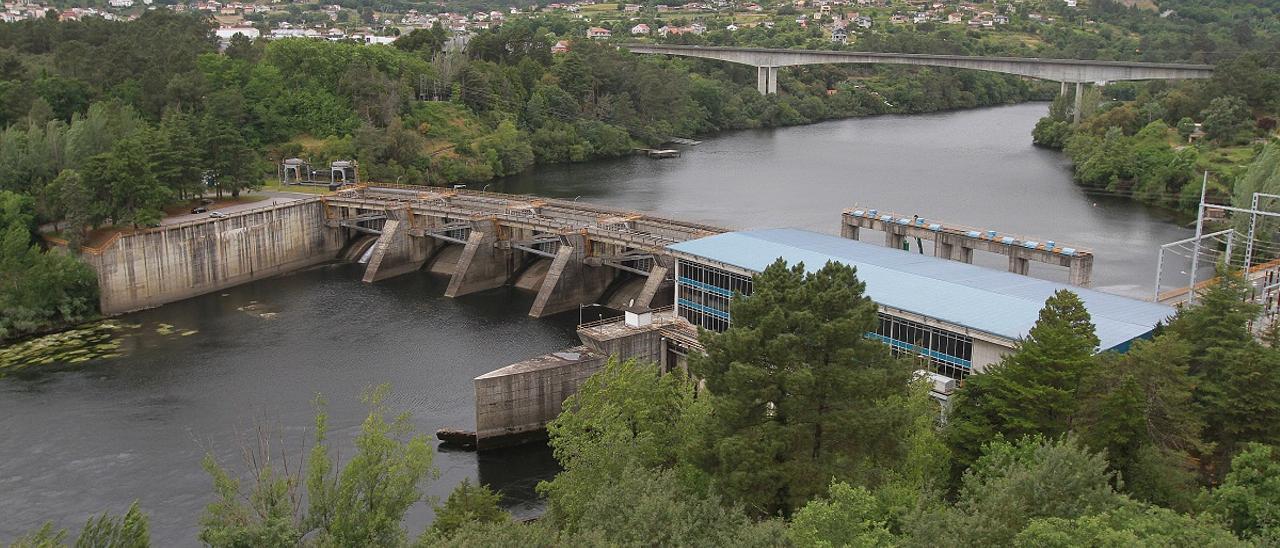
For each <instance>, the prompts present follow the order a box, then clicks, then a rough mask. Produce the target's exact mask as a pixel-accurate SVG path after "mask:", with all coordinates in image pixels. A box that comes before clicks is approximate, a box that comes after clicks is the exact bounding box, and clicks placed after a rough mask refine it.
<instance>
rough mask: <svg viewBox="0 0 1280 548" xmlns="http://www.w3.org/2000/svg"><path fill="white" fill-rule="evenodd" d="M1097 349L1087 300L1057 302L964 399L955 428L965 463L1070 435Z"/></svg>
mask: <svg viewBox="0 0 1280 548" xmlns="http://www.w3.org/2000/svg"><path fill="white" fill-rule="evenodd" d="M1097 346H1098V337H1097V336H1096V335H1095V334H1094V327H1093V324H1092V323H1091V320H1090V318H1089V313H1088V311H1087V310H1085V308H1084V303H1082V302H1081V301H1080V298H1079V297H1077V296H1076V295H1075V294H1074V293H1072V292H1070V291H1067V290H1061V291H1058V292H1057V293H1055V294H1054V295H1053V296H1051V297H1049V299H1048V300H1046V301H1045V307H1044V308H1043V309H1042V310H1041V311H1040V318H1039V319H1038V320H1036V323H1035V325H1034V326H1033V327H1032V328H1031V330H1030V332H1029V333H1028V335H1027V338H1026V339H1025V340H1023V341H1022V342H1020V343H1019V344H1018V347H1017V349H1016V350H1015V351H1014V352H1013V353H1011V354H1008V355H1006V356H1005V357H1004V359H1002V360H1001V361H1000V363H999V364H996V365H993V366H989V367H988V368H987V370H986V371H984V372H983V373H982V374H981V375H974V376H972V377H970V378H969V379H967V381H966V383H965V386H964V388H962V389H961V390H960V391H959V392H958V394H957V396H956V398H955V404H954V405H955V411H954V413H953V415H952V418H951V419H950V421H949V424H948V440H949V443H950V445H951V447H952V450H953V451H954V452H955V455H956V457H957V460H958V463H959V464H961V465H968V464H969V463H972V462H974V459H976V458H977V456H978V454H979V450H980V448H981V447H982V446H983V445H984V444H986V443H987V442H988V441H989V440H992V439H999V438H1000V437H1003V438H1004V439H1019V438H1022V437H1023V436H1027V435H1034V434H1043V435H1046V436H1050V437H1058V436H1061V435H1063V434H1065V433H1066V432H1067V431H1068V430H1069V429H1070V427H1071V425H1072V420H1073V418H1074V417H1075V414H1076V412H1077V409H1078V405H1079V401H1078V400H1077V398H1076V391H1077V390H1078V389H1079V388H1080V387H1081V385H1082V383H1083V382H1084V381H1085V379H1086V378H1087V377H1088V375H1089V374H1090V373H1091V372H1092V371H1093V369H1094V367H1095V364H1094V361H1093V353H1094V351H1095V350H1096V349H1097Z"/></svg>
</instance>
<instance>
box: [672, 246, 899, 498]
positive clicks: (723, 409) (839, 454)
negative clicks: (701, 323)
mask: <svg viewBox="0 0 1280 548" xmlns="http://www.w3.org/2000/svg"><path fill="white" fill-rule="evenodd" d="M753 284H754V292H753V294H752V295H751V296H749V297H743V296H741V295H737V296H735V297H734V298H733V301H732V309H733V325H732V327H730V328H729V329H728V330H727V331H725V332H723V333H711V332H703V333H701V334H700V340H701V341H702V342H703V344H704V345H705V346H706V350H707V352H706V354H705V355H702V356H697V357H692V358H691V362H690V364H691V367H692V370H693V372H694V374H695V375H696V376H698V377H701V378H703V379H705V382H706V388H707V400H708V401H709V402H710V406H711V408H712V411H711V419H710V420H709V421H708V423H707V426H706V427H705V428H704V431H703V432H702V433H701V436H702V439H703V445H702V448H701V453H700V454H699V455H698V457H697V459H698V461H699V463H700V465H701V466H702V467H703V469H704V470H706V471H708V472H710V473H711V475H712V476H713V477H714V478H715V481H716V484H717V485H718V486H719V488H720V489H721V491H722V492H724V493H725V494H726V495H727V496H728V497H729V498H731V499H732V500H737V501H741V502H743V503H744V504H745V505H746V506H747V508H748V509H749V510H750V511H751V512H752V513H754V514H756V515H774V514H777V513H781V514H782V515H789V514H790V513H791V512H792V511H794V510H796V509H798V508H799V507H800V506H802V505H803V504H804V503H805V502H806V501H808V500H809V499H811V498H813V497H814V496H816V495H819V494H821V493H823V492H825V491H826V489H827V487H828V485H829V482H830V481H831V479H832V478H833V477H834V478H836V479H838V480H844V481H859V482H861V481H869V480H874V479H875V478H869V477H864V476H863V475H862V474H861V473H860V471H861V470H864V469H865V468H866V467H869V466H870V463H872V462H879V461H880V459H891V458H893V457H894V456H895V455H896V454H897V453H898V452H899V451H900V449H901V446H900V440H901V435H902V433H903V432H904V431H906V430H907V429H908V428H909V426H910V425H911V424H913V422H914V420H915V417H912V416H902V415H895V414H893V413H891V412H890V409H893V408H894V407H895V406H894V405H893V404H891V403H889V402H890V401H891V400H892V399H893V398H895V397H896V398H902V397H905V395H906V394H907V392H908V390H907V387H908V382H907V380H908V379H907V377H908V374H909V368H908V366H907V365H906V363H905V362H902V361H898V360H895V359H893V358H892V357H891V356H890V355H889V352H888V350H887V349H886V348H885V347H884V345H882V344H880V343H878V342H875V341H872V340H869V339H867V338H866V337H865V334H866V333H868V332H872V331H874V330H875V325H876V322H877V321H878V317H877V313H876V310H877V309H876V305H875V303H874V302H872V301H871V299H870V298H868V297H866V296H865V294H864V284H863V283H862V282H860V281H858V279H857V277H856V275H855V271H854V269H853V268H852V267H849V266H845V265H841V264H838V263H828V264H827V265H826V266H824V267H822V268H821V269H819V270H817V271H816V272H812V273H806V272H805V269H804V265H803V264H798V265H796V266H794V267H790V268H788V267H787V265H786V263H785V262H783V261H782V260H778V261H776V262H774V263H773V264H772V265H770V266H769V267H768V268H766V269H765V270H764V272H762V273H760V274H758V275H756V276H755V277H754V278H753Z"/></svg>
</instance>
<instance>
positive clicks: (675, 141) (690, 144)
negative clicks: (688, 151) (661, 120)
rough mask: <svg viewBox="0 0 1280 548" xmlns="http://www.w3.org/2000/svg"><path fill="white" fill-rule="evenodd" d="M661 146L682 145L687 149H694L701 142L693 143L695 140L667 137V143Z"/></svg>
mask: <svg viewBox="0 0 1280 548" xmlns="http://www.w3.org/2000/svg"><path fill="white" fill-rule="evenodd" d="M663 144H672V145H684V146H687V147H696V146H698V145H700V144H702V141H695V140H693V139H685V138H684V137H667V142H666V143H663Z"/></svg>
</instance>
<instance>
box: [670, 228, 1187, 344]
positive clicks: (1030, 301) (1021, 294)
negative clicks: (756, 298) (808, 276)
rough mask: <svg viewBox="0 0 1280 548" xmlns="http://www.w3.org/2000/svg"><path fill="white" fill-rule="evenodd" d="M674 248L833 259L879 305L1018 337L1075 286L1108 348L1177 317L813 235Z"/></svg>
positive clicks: (748, 265)
mask: <svg viewBox="0 0 1280 548" xmlns="http://www.w3.org/2000/svg"><path fill="white" fill-rule="evenodd" d="M668 248H669V249H671V250H672V251H676V252H681V253H687V254H690V255H696V256H700V257H705V258H707V259H710V260H713V261H717V262H720V263H724V264H728V265H732V266H736V267H739V268H744V269H747V270H750V271H753V272H760V271H763V270H764V269H765V267H767V266H768V265H769V264H771V263H773V262H774V261H775V260H777V259H778V258H779V257H781V258H782V259H783V260H785V261H786V262H787V263H788V264H795V263H798V262H803V263H804V264H805V268H806V270H809V271H814V270H817V269H819V268H821V267H822V266H823V265H825V264H826V263H827V262H828V261H835V262H840V263H844V264H848V265H852V266H854V267H856V268H857V272H858V279H859V280H861V281H863V282H865V283H866V285H867V295H868V296H869V297H871V298H872V299H873V300H875V301H876V302H877V303H879V304H881V305H884V306H887V307H891V308H896V309H899V310H904V311H907V312H912V313H915V314H919V315H922V316H928V317H930V318H935V319H938V320H941V321H944V322H948V323H951V324H955V325H959V326H964V327H967V328H970V329H975V330H978V331H983V332H986V333H989V334H992V335H996V336H999V337H1003V338H1006V339H1011V340H1017V339H1020V338H1023V337H1025V336H1026V335H1027V332H1028V331H1029V330H1030V329H1031V326H1033V325H1034V324H1035V322H1036V319H1037V318H1038V317H1039V314H1040V309H1041V308H1043V307H1044V302H1045V300H1046V299H1048V298H1049V296H1051V295H1053V293H1054V292H1056V291H1058V290H1059V289H1069V290H1071V291H1073V292H1075V293H1076V294H1077V295H1079V296H1080V298H1081V300H1083V301H1084V304H1085V307H1086V308H1087V309H1088V310H1089V314H1090V315H1091V316H1092V317H1093V323H1094V325H1095V326H1097V334H1098V339H1099V340H1101V344H1100V348H1101V349H1103V350H1109V349H1112V348H1123V347H1124V346H1125V345H1126V344H1127V343H1128V342H1129V341H1131V340H1133V339H1135V338H1137V337H1141V336H1144V335H1146V334H1148V333H1150V332H1151V330H1152V329H1153V328H1154V327H1155V325H1156V324H1157V323H1159V322H1160V321H1162V320H1165V319H1166V318H1168V317H1170V316H1172V315H1173V312H1174V310H1173V309H1172V308H1170V307H1167V306H1164V305H1161V304H1156V303H1151V302H1147V301H1140V300H1137V299H1130V298H1128V297H1121V296H1119V295H1112V294H1109V293H1102V292H1100V291H1094V290H1091V289H1085V288H1082V287H1076V286H1070V285H1067V284H1063V283H1057V282H1051V281H1047V280H1041V279H1038V278H1032V277H1029V276H1022V275H1019V274H1014V273H1011V272H1005V271H1001V270H994V269H990V268H984V267H980V266H974V265H971V264H966V263H962V262H959V261H951V260H947V259H942V258H938V257H933V256H929V255H922V254H918V253H907V252H903V251H899V250H895V249H890V248H887V247H882V246H878V245H873V244H866V243H862V242H859V241H855V240H849V239H845V238H840V237H837V236H832V235H828V234H819V233H817V232H810V231H807V230H799V229H792V228H778V229H766V230H751V231H743V232H726V233H724V234H717V235H714V236H708V237H705V238H700V239H697V240H689V241H685V242H680V243H677V244H672V245H670V246H668Z"/></svg>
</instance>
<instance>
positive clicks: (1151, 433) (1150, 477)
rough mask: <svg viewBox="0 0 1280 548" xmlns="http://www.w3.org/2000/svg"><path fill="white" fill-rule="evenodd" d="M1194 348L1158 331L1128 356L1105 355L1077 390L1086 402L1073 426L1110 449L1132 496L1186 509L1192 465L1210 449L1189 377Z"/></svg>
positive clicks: (1111, 458)
mask: <svg viewBox="0 0 1280 548" xmlns="http://www.w3.org/2000/svg"><path fill="white" fill-rule="evenodd" d="M1190 353H1191V349H1190V347H1189V346H1188V345H1187V343H1185V342H1184V341H1182V340H1181V339H1179V338H1177V337H1174V336H1170V335H1161V336H1159V337H1157V338H1156V339H1155V340H1154V341H1152V342H1147V341H1137V342H1135V343H1134V346H1133V348H1131V349H1130V350H1129V351H1128V352H1127V353H1125V354H1123V355H1113V354H1108V355H1106V356H1104V357H1103V360H1102V363H1101V364H1100V365H1099V366H1098V367H1097V368H1096V369H1095V374H1094V375H1092V376H1091V377H1090V378H1088V379H1086V380H1085V382H1084V385H1083V386H1082V387H1081V389H1080V390H1079V392H1078V393H1077V394H1078V396H1077V397H1078V398H1079V399H1080V400H1081V402H1082V403H1081V406H1080V407H1081V409H1080V413H1079V416H1078V418H1077V419H1076V420H1075V425H1074V428H1075V430H1076V431H1077V432H1079V433H1080V437H1081V439H1082V441H1083V442H1084V443H1085V444H1086V445H1087V446H1089V447H1091V448H1093V449H1094V450H1097V451H1105V454H1106V455H1107V459H1108V461H1109V462H1110V464H1111V469H1112V470H1115V471H1117V472H1119V474H1120V476H1121V477H1123V478H1124V479H1125V484H1126V487H1127V488H1128V490H1129V492H1130V493H1131V494H1133V495H1134V496H1135V497H1137V498H1138V499H1141V500H1144V501H1148V502H1152V503H1156V504H1161V505H1163V506H1170V507H1174V508H1179V509H1183V510H1188V509H1190V507H1191V501H1190V498H1189V497H1190V495H1191V494H1192V493H1194V492H1195V489H1194V488H1193V486H1194V484H1195V475H1194V473H1195V470H1194V467H1192V466H1189V463H1191V462H1193V461H1192V459H1193V456H1194V455H1199V454H1203V453H1204V452H1205V451H1206V450H1207V449H1208V446H1207V445H1206V444H1205V443H1203V442H1202V441H1201V431H1202V430H1203V429H1204V419H1203V418H1202V417H1201V416H1200V414H1199V413H1198V412H1197V409H1196V407H1195V405H1194V403H1193V400H1192V392H1193V389H1194V382H1193V380H1192V379H1191V377H1190V376H1189V375H1188V374H1187V371H1188V362H1189V360H1190Z"/></svg>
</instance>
